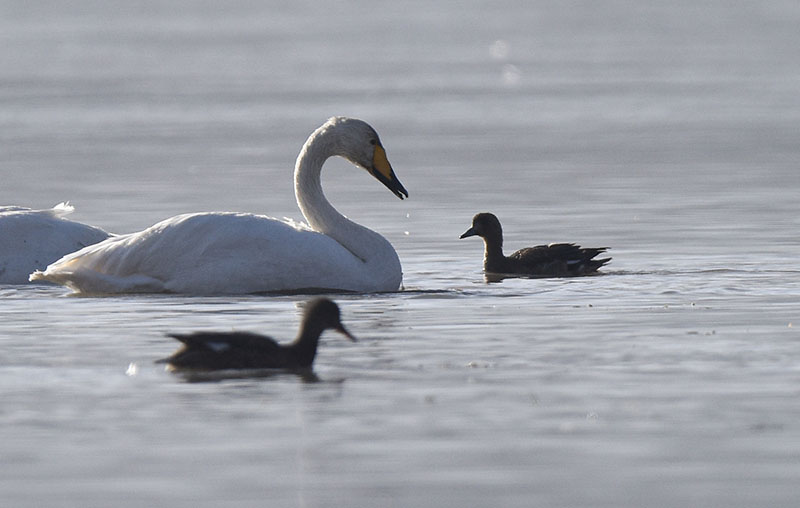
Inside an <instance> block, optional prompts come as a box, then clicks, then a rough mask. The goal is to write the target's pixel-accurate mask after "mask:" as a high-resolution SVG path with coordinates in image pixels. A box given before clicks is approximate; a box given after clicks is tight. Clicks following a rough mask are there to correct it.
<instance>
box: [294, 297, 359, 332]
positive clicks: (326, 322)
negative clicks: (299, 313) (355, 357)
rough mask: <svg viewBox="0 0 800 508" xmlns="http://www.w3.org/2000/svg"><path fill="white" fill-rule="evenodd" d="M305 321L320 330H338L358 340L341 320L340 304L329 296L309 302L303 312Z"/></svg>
mask: <svg viewBox="0 0 800 508" xmlns="http://www.w3.org/2000/svg"><path fill="white" fill-rule="evenodd" d="M303 323H304V324H305V325H306V326H313V327H315V328H317V329H318V330H320V331H324V330H336V331H337V332H339V333H341V334H342V335H344V336H345V337H347V338H348V339H350V340H352V341H353V342H356V338H355V337H354V336H353V334H351V333H350V332H348V331H347V329H346V328H345V327H344V325H343V324H342V321H341V316H340V314H339V306H338V305H336V304H335V303H334V302H333V301H331V300H329V299H327V298H316V299H314V300H311V301H310V302H308V303H307V304H306V306H305V312H304V313H303Z"/></svg>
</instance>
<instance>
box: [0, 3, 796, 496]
mask: <svg viewBox="0 0 800 508" xmlns="http://www.w3.org/2000/svg"><path fill="white" fill-rule="evenodd" d="M798 26H800V4H798V3H797V2H794V1H788V0H787V1H767V2H735V3H733V2H723V1H719V2H714V1H701V2H697V1H692V2H689V1H673V2H669V3H656V2H633V1H603V2H594V1H566V2H564V1H559V2H546V1H519V2H513V1H508V2H491V3H485V2H464V1H460V2H440V3H431V2H402V3H401V2H375V1H373V2H365V1H349V2H348V1H345V2H335V3H329V4H328V3H320V2H293V3H291V4H285V3H283V2H255V1H254V2H246V1H241V2H236V1H234V2H224V3H220V2H116V1H112V2H109V1H103V2H78V3H77V4H75V3H63V2H14V1H3V2H0V175H1V176H2V178H1V179H0V204H15V205H23V206H32V207H37V208H43V207H49V206H52V205H53V204H55V203H57V202H59V201H62V200H67V199H68V200H70V201H72V203H73V204H75V205H76V207H77V211H76V213H75V214H74V215H73V218H75V219H76V220H81V221H85V222H89V223H92V224H95V225H98V226H101V227H104V228H106V229H108V230H110V231H113V232H120V233H122V232H130V231H135V230H138V229H141V228H144V227H147V226H149V225H151V224H152V223H154V222H156V221H158V220H161V219H163V218H166V217H169V216H171V215H174V214H176V213H182V212H188V211H207V210H237V211H248V212H258V213H267V214H270V215H274V216H278V217H281V216H290V217H293V218H295V219H299V218H300V215H299V212H298V211H297V208H296V205H295V202H294V196H293V192H292V178H291V171H292V168H293V163H294V160H295V157H296V155H297V152H298V150H299V148H300V146H301V144H302V142H303V141H304V140H305V139H306V137H307V136H308V134H309V133H310V132H311V131H312V130H313V129H314V128H316V127H317V126H318V125H319V124H321V123H322V122H323V121H324V120H325V119H326V118H328V117H329V116H332V115H338V114H343V115H348V116H355V117H360V118H363V119H365V120H367V121H368V122H370V123H371V124H372V125H373V126H374V127H375V128H376V129H377V130H378V131H379V133H380V134H381V136H382V139H383V142H384V145H385V146H386V148H387V152H388V155H389V158H390V160H391V161H392V163H393V165H394V167H395V170H396V172H397V174H398V176H399V178H400V179H401V181H402V182H403V183H404V185H405V186H406V188H407V189H408V190H409V192H410V195H411V197H410V199H409V200H406V201H400V200H397V199H396V198H394V197H393V196H392V195H391V194H390V193H389V192H388V191H387V190H386V189H384V188H383V187H382V186H381V185H380V184H379V183H377V182H375V181H374V180H373V179H371V178H368V177H365V175H364V174H363V173H362V172H360V171H357V170H352V169H350V168H349V167H348V166H347V164H345V163H343V162H340V161H331V162H330V163H329V165H328V166H327V167H326V170H325V173H324V177H323V178H324V185H325V188H326V193H327V195H328V197H329V198H330V200H331V201H332V202H333V203H334V204H335V205H336V206H337V208H339V209H340V210H341V211H342V212H343V213H345V214H347V215H348V216H350V217H352V218H353V219H355V220H357V221H358V222H361V223H363V224H365V225H368V226H370V227H372V228H374V229H375V230H377V231H379V232H381V233H382V234H384V235H385V236H386V237H387V238H388V239H389V240H390V241H391V242H392V243H393V244H394V245H395V247H396V248H397V250H398V253H399V255H400V257H401V260H402V262H403V266H404V272H405V291H403V292H400V293H397V294H389V295H379V296H376V295H348V296H341V297H338V298H337V300H338V301H339V302H340V304H341V306H342V309H343V313H344V318H345V321H346V323H348V325H349V326H350V328H351V329H352V331H353V332H354V333H355V334H356V335H358V336H359V337H360V338H361V341H360V342H359V343H356V344H350V343H348V342H346V341H344V340H341V339H340V338H339V337H337V336H335V335H331V336H330V337H328V336H326V337H325V339H324V341H323V344H322V346H321V350H320V354H319V356H318V358H317V363H316V369H315V371H316V373H317V375H318V376H319V378H320V379H321V382H318V383H305V382H303V380H301V379H299V378H297V377H296V376H293V375H280V376H275V377H272V378H267V379H244V380H228V381H224V382H218V383H186V382H184V381H182V380H181V379H180V378H177V377H175V376H172V375H170V374H168V373H165V372H163V371H162V369H161V368H160V367H159V366H155V365H153V364H152V361H153V360H155V359H157V358H159V357H162V356H164V355H166V354H168V353H169V352H171V351H172V350H173V348H174V344H172V343H171V342H169V341H168V340H166V339H165V338H164V337H163V334H164V333H165V332H168V331H186V330H193V329H206V328H216V329H223V330H224V329H234V328H235V329H241V330H253V331H264V332H268V333H270V334H273V335H274V336H276V337H277V338H280V339H283V340H288V339H289V338H291V337H292V336H293V335H294V333H295V331H296V323H297V319H298V315H299V312H298V310H297V309H296V303H297V302H301V301H303V300H304V298H303V297H237V298H227V297H226V298H184V297H174V296H168V297H165V296H134V297H128V296H121V297H113V298H67V297H65V296H64V295H65V294H66V291H65V290H63V289H62V288H53V287H42V286H39V287H13V286H4V287H0V296H1V297H2V305H0V393H2V405H0V457H2V459H1V460H0V502H2V504H3V506H82V507H87V506H98V507H99V506H108V505H110V504H114V505H116V506H165V505H172V506H237V507H238V506H437V507H441V506H564V507H567V506H569V507H574V506H607V507H621V506H631V507H639V506H676V507H677V506H726V507H730V506H741V507H750V506H787V507H788V506H796V505H797V502H798V500H799V499H800V494H798V488H797V487H796V485H797V483H798V481H799V480H800V423H798V422H800V402H799V401H798V395H800V388H798V386H800V385H799V384H798V381H800V337H799V336H798V329H800V328H799V327H800V324H798V323H800V316H798V314H800V305H798V296H799V295H800V270H798V267H797V263H796V251H797V246H798V240H797V231H798V226H800V216H799V214H798V211H799V210H800V206H798V189H799V188H800V172H798V160H799V159H800V157H799V156H800V143H798V132H800V94H798V90H799V89H800V53H798V51H797V47H798V44H799V43H800V36H798V31H797V27H798ZM478 211H493V212H495V213H496V214H497V215H498V216H499V217H500V219H501V220H502V221H503V224H504V226H505V229H506V243H507V247H508V248H509V249H515V248H518V247H521V246H525V245H532V244H535V243H546V242H551V241H575V242H580V243H582V244H584V245H588V246H595V245H597V246H599V245H608V246H610V247H612V251H611V253H612V255H613V256H614V261H613V262H612V264H611V265H610V266H609V267H608V268H607V270H606V275H604V276H602V277H593V278H584V279H575V280H555V279H549V280H506V281H504V282H502V283H499V284H486V283H485V282H484V280H483V277H482V274H481V272H480V263H481V246H480V242H479V241H478V240H476V239H469V240H462V241H459V240H457V238H458V235H459V234H460V233H462V232H463V231H464V230H465V229H466V228H467V227H468V226H469V223H470V219H471V216H472V215H473V214H474V213H475V212H478ZM793 325H794V326H793Z"/></svg>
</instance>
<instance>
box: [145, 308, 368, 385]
mask: <svg viewBox="0 0 800 508" xmlns="http://www.w3.org/2000/svg"><path fill="white" fill-rule="evenodd" d="M325 330H336V331H337V332H339V333H341V334H343V335H344V336H346V337H347V338H348V339H350V340H352V341H355V340H356V338H355V337H353V336H352V335H351V334H350V332H348V331H347V330H346V329H345V327H344V325H342V322H341V320H340V316H339V307H338V306H337V305H336V304H335V303H334V302H332V301H331V300H328V299H327V298H318V299H315V300H312V301H310V302H309V303H308V304H306V308H305V312H304V313H303V320H302V322H301V324H300V333H299V334H298V336H297V339H295V341H294V342H292V343H290V344H286V345H282V344H278V343H277V342H275V341H274V340H273V339H272V338H271V337H267V336H265V335H259V334H256V333H247V332H234V333H225V332H196V333H190V334H177V333H176V334H169V336H170V337H173V338H175V339H178V340H179V341H181V342H182V343H183V347H182V348H181V349H179V350H178V351H176V352H175V353H174V354H172V356H169V357H167V358H162V359H161V360H157V361H156V363H166V364H168V365H169V366H170V367H172V368H173V369H177V370H184V369H188V370H222V369H226V370H227V369H308V368H310V367H311V364H312V363H314V357H315V356H316V354H317V344H318V343H319V337H320V335H322V332H324V331H325Z"/></svg>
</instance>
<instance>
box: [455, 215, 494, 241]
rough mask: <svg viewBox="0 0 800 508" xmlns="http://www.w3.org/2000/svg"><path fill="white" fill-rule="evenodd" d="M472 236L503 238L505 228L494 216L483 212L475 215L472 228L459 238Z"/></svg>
mask: <svg viewBox="0 0 800 508" xmlns="http://www.w3.org/2000/svg"><path fill="white" fill-rule="evenodd" d="M470 236H480V237H481V238H484V239H486V238H498V237H499V238H501V239H502V238H503V227H502V226H501V225H500V221H499V220H498V219H497V217H495V215H494V214H492V213H488V212H483V213H478V214H475V216H474V217H473V218H472V227H471V228H469V229H468V230H466V231H465V232H464V234H463V235H461V236H460V237H459V238H467V237H470Z"/></svg>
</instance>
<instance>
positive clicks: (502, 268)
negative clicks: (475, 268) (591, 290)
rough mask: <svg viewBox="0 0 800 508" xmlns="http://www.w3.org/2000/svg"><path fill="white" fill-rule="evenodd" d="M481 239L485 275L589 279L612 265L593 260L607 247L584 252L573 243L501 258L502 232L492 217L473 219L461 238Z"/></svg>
mask: <svg viewBox="0 0 800 508" xmlns="http://www.w3.org/2000/svg"><path fill="white" fill-rule="evenodd" d="M468 236H480V237H481V238H483V241H484V243H485V244H486V254H485V256H484V258H483V269H484V271H486V272H487V273H498V274H518V275H534V276H539V277H575V276H579V275H589V274H593V273H595V272H597V269H598V268H600V267H601V266H603V265H604V264H606V263H608V262H609V261H611V258H602V259H594V258H595V256H597V255H598V254H600V253H603V252H605V251H606V250H607V249H608V248H607V247H597V248H594V249H585V248H582V247H580V246H578V245H575V244H574V243H551V244H550V245H537V246H536V247H526V248H524V249H520V250H518V251H517V252H515V253H513V254H511V255H510V256H506V255H504V254H503V228H502V226H501V225H500V221H499V220H497V217H495V216H494V214H491V213H479V214H477V215H475V217H473V218H472V227H471V228H469V229H468V230H467V231H466V232H464V234H463V235H461V238H467V237H468Z"/></svg>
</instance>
